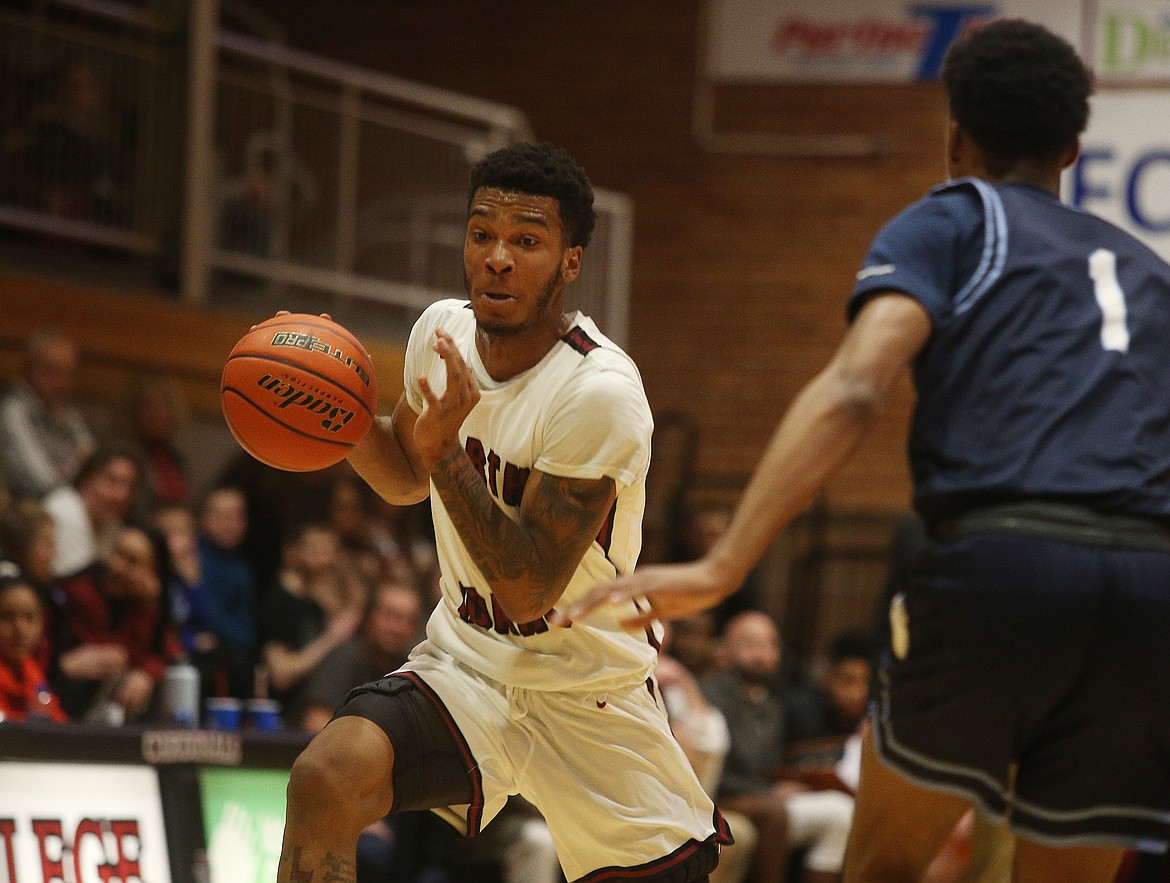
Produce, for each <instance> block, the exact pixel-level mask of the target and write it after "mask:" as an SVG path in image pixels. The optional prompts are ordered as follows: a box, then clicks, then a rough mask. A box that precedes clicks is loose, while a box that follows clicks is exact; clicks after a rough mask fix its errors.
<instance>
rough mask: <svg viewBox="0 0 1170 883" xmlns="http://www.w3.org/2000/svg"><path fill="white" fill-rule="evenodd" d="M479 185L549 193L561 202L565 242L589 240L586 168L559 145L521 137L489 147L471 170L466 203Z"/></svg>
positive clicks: (590, 196) (590, 223)
mask: <svg viewBox="0 0 1170 883" xmlns="http://www.w3.org/2000/svg"><path fill="white" fill-rule="evenodd" d="M481 187H494V188H497V189H499V190H510V191H513V192H516V193H528V194H532V195H534V196H551V197H552V198H553V199H555V200H556V201H557V203H558V204H559V205H560V212H561V224H562V225H563V227H564V230H565V237H566V239H567V241H568V244H569V245H570V246H577V245H580V246H586V245H588V244H589V239H590V237H591V236H592V235H593V226H594V224H596V222H597V214H596V212H594V210H593V187H592V186H591V185H590V183H589V178H588V176H587V175H586V174H585V170H584V169H583V168H581V166H579V165H577V163H576V161H574V159H573V158H572V157H571V156H569V154H568V153H567V152H566V151H564V150H563V149H561V148H560V147H557V146H555V145H553V144H549V143H547V142H542V143H533V142H527V141H524V142H520V143H517V144H510V145H509V146H507V147H502V148H500V149H499V150H494V151H492V152H491V153H489V154H488V155H487V156H485V157H484V158H483V159H482V160H480V161H479V162H478V163H477V164H476V166H475V168H473V169H472V170H471V187H470V189H469V190H468V193H467V204H468V206H469V207H470V205H471V202H472V200H473V199H475V194H476V191H478V190H479V189H480V188H481Z"/></svg>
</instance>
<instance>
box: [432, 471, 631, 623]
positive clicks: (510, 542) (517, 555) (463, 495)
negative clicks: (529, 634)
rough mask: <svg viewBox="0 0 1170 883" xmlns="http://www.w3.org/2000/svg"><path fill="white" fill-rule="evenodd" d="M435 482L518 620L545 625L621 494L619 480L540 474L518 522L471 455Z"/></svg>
mask: <svg viewBox="0 0 1170 883" xmlns="http://www.w3.org/2000/svg"><path fill="white" fill-rule="evenodd" d="M431 479H432V480H433V481H434V483H435V489H436V490H437V491H438V494H439V497H440V498H441V499H442V501H443V505H444V506H445V507H446V509H447V514H448V515H449V516H450V518H451V521H452V522H453V523H454V525H455V529H456V530H457V531H458V532H459V537H460V539H462V540H463V544H464V546H466V547H467V551H468V552H469V553H470V554H471V556H472V558H474V559H475V563H476V565H477V566H478V567H479V569H480V571H481V572H482V573H483V575H484V576H485V577H486V578H487V580H488V582H489V584H490V588H491V590H492V593H493V594H494V595H495V596H496V599H497V600H498V601H499V602H500V603H501V605H503V607H504V609H505V611H506V612H507V613H508V615H509V616H511V617H512V618H513V620H514V621H516V622H527V621H531V620H534V619H539V618H540V617H541V616H543V615H544V614H545V613H547V612H548V611H549V610H550V609H551V608H552V606H553V605H554V604H555V603H556V601H557V599H558V598H560V596H561V593H562V592H564V590H565V586H567V585H568V584H569V580H570V579H571V578H572V576H573V573H574V572H575V571H576V569H577V565H579V564H580V563H581V558H582V557H583V556H584V555H585V552H586V551H587V550H588V549H589V546H590V544H591V543H592V542H593V541H594V539H595V538H596V537H597V535H598V532H599V531H600V530H601V528H602V525H603V524H604V522H605V519H606V518H607V517H608V515H609V511H610V509H611V508H612V506H613V502H614V499H615V498H616V495H617V487H616V485H615V484H614V481H613V479H611V478H599V479H585V478H563V477H560V476H556V475H549V474H547V473H543V472H541V471H539V470H533V472H532V475H531V477H530V478H529V479H528V483H527V484H526V485H525V488H524V496H523V499H522V500H521V503H520V522H519V523H516V522H514V521H512V520H511V519H510V518H508V516H507V515H505V514H504V512H503V511H502V510H501V509H500V508H499V507H498V506H497V505H496V504H495V503H494V502H493V500H492V497H491V495H490V493H489V492H488V489H487V487H486V485H485V484H484V479H483V476H482V475H481V474H480V473H479V472H478V471H477V470H476V468H475V466H474V465H473V464H472V462H471V460H470V459H469V458H468V457H467V455H466V454H465V453H464V452H463V451H461V450H460V451H456V452H453V453H452V454H451V455H450V456H448V457H447V458H446V459H444V460H443V461H442V462H441V463H440V464H439V466H438V468H436V469H435V470H434V472H433V473H432V474H431Z"/></svg>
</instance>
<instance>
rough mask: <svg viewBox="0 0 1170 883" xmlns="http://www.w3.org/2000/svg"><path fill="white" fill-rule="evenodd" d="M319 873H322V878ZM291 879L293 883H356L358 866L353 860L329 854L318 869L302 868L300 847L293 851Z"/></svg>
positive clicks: (332, 853)
mask: <svg viewBox="0 0 1170 883" xmlns="http://www.w3.org/2000/svg"><path fill="white" fill-rule="evenodd" d="M317 871H320V872H321V876H320V877H318V876H317ZM289 879H290V880H291V881H292V883H354V881H356V880H357V865H356V864H355V863H354V861H353V859H351V858H348V857H346V856H343V855H338V854H337V853H334V852H327V853H325V857H324V858H322V859H321V864H320V865H319V866H318V867H317V868H302V867H301V847H299V846H298V847H296V848H295V849H294V850H293V859H292V869H291V871H290V875H289Z"/></svg>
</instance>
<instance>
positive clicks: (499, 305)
mask: <svg viewBox="0 0 1170 883" xmlns="http://www.w3.org/2000/svg"><path fill="white" fill-rule="evenodd" d="M593 224H594V211H593V193H592V189H591V187H590V185H589V181H588V178H587V177H586V176H585V173H584V171H583V170H582V169H581V168H580V167H579V166H578V165H577V164H576V163H575V162H574V161H573V160H572V159H571V158H570V157H569V156H568V155H567V154H566V153H565V152H564V151H562V150H560V149H558V148H554V147H552V146H551V145H547V144H520V145H515V146H512V147H507V148H504V149H502V150H499V151H496V152H494V153H492V154H490V155H489V156H487V157H486V158H485V159H484V160H483V161H482V162H481V163H479V165H477V166H476V168H475V169H474V170H473V172H472V179H471V187H470V197H469V206H468V223H467V236H466V239H465V243H464V271H465V274H466V284H467V290H468V295H469V298H470V300H469V301H462V300H447V301H440V302H438V303H436V304H433V305H432V306H431V307H430V308H428V309H427V310H426V312H425V313H424V314H423V315H422V317H421V318H420V319H419V321H418V322H417V323H416V324H415V327H414V329H413V331H412V333H411V337H410V342H409V344H408V348H407V355H406V367H405V392H404V393H403V395H402V397H401V399H400V400H399V402H398V404H397V406H396V407H395V409H394V413H393V416H392V417H389V418H380V419H379V421H378V422H377V423H376V425H375V427H374V429H373V430H372V431H371V432H370V434H369V436H368V437H367V438H366V440H365V441H363V442H362V444H361V445H359V446H358V448H357V449H355V451H354V452H353V453H352V454H351V456H350V462H351V463H352V465H353V466H354V468H355V469H356V470H357V471H358V472H359V473H360V474H361V475H362V477H363V478H365V479H366V481H368V482H369V483H370V485H371V486H372V487H373V488H374V489H375V490H377V491H378V493H380V494H381V495H382V496H383V497H384V498H386V499H387V500H388V501H390V502H392V503H397V504H403V505H405V504H411V503H416V502H418V501H420V500H422V499H424V498H426V497H427V496H428V494H429V495H430V496H431V508H432V511H433V513H434V522H435V537H436V541H437V544H438V552H439V560H440V563H441V570H442V600H441V601H440V603H439V604H438V606H437V607H436V609H435V611H434V613H433V614H432V615H431V618H430V620H429V622H428V625H427V639H426V640H425V641H424V642H423V643H422V644H420V645H419V646H418V647H417V648H416V649H415V650H414V652H413V653H412V654H411V657H410V659H409V661H408V662H407V663H406V665H405V666H403V668H402V669H400V670H399V671H397V672H394V673H392V674H390V675H388V676H387V677H385V678H383V679H382V680H379V681H376V682H373V683H371V684H367V685H365V686H364V687H361V688H358V689H357V690H355V691H354V692H353V693H352V694H351V695H350V698H349V699H348V700H347V702H346V704H345V705H343V706H342V708H341V709H340V710H339V711H338V713H337V715H336V716H335V717H334V719H333V720H332V721H331V722H330V723H329V724H328V726H326V727H325V729H324V730H322V732H321V733H320V734H319V735H318V736H317V737H316V738H315V739H314V740H313V742H312V743H311V744H310V745H309V746H308V748H306V750H305V751H304V752H303V753H302V755H301V756H300V758H299V759H298V760H297V762H296V764H295V765H294V766H293V770H292V778H291V781H290V784H289V789H288V811H287V817H286V824H285V832H284V846H283V851H282V855H281V860H280V868H279V880H280V881H281V883H324V881H327V880H328V881H352V880H354V879H355V870H354V868H355V864H354V862H355V859H354V855H355V843H356V840H357V836H358V833H359V832H360V831H361V830H362V829H363V828H364V827H365V826H366V825H368V824H370V823H371V822H373V821H375V820H377V819H379V818H381V817H382V816H384V815H385V814H386V813H387V812H388V811H403V810H416V809H432V810H434V811H435V812H437V813H438V814H439V815H441V816H442V817H444V818H445V819H446V820H447V821H449V822H450V823H451V824H453V825H455V826H456V827H457V828H458V829H460V830H461V831H463V832H464V833H465V834H467V835H468V836H475V834H476V833H478V831H479V830H480V829H481V828H482V827H483V826H484V825H486V824H487V823H488V822H489V821H490V820H491V819H492V817H493V816H494V815H495V814H496V813H497V812H499V810H500V809H501V807H502V806H503V805H504V802H505V801H506V799H507V798H508V796H509V795H511V794H521V795H523V796H524V797H525V798H527V799H528V800H529V802H531V803H532V804H534V805H535V806H536V807H537V808H538V809H540V810H541V812H542V813H543V815H544V817H545V819H546V821H547V822H548V825H549V829H550V831H551V833H552V836H553V840H554V843H555V845H556V849H557V853H558V856H559V858H560V861H561V865H562V868H563V870H564V872H565V876H566V878H567V879H568V880H571V881H572V880H623V879H637V880H641V881H655V880H659V881H667V880H669V881H672V883H691V881H705V880H707V875H708V873H709V871H710V870H711V869H712V868H713V867H714V866H715V864H716V862H717V856H718V844H720V843H725V842H728V840H729V837H728V833H727V830H726V826H725V825H724V824H723V822H722V819H720V817H719V816H718V814H717V813H716V812H715V809H714V807H713V805H712V803H711V801H710V800H709V799H708V798H707V797H706V795H705V794H704V793H703V790H702V788H701V787H700V785H699V782H698V781H697V780H696V778H695V776H694V773H693V772H692V771H691V769H690V765H689V764H688V762H687V760H686V757H685V756H684V755H683V753H682V751H681V749H680V748H679V746H678V744H677V742H675V740H674V738H673V737H672V736H671V734H670V729H669V727H668V725H667V720H666V712H665V709H664V708H663V705H662V701H661V697H660V695H659V694H658V691H657V689H656V686H655V684H654V681H653V679H652V677H651V672H652V669H653V667H654V663H655V659H656V656H657V650H658V641H659V638H660V636H661V633H660V628H661V627H660V626H659V625H657V624H655V625H653V626H652V627H650V628H647V629H646V630H644V631H643V632H640V633H638V634H631V633H629V632H628V631H626V630H624V629H623V628H622V627H621V625H620V620H621V619H623V618H626V617H628V616H630V615H633V614H635V613H636V612H637V610H638V609H639V605H638V604H637V603H636V602H631V603H630V606H629V607H628V608H626V609H624V610H615V609H612V608H611V609H608V610H606V611H604V612H602V613H600V614H598V615H596V616H593V617H588V618H585V619H583V620H581V621H579V622H575V623H573V624H572V625H571V626H570V627H568V628H564V627H559V628H550V627H549V625H548V623H547V621H546V616H547V615H548V614H549V613H550V612H551V611H552V610H553V608H554V605H557V604H567V603H572V602H574V601H575V600H578V599H580V598H582V597H584V596H585V595H587V594H588V592H589V591H590V589H591V588H592V587H594V586H597V585H599V584H602V583H605V582H606V581H608V580H611V579H613V578H614V577H615V576H617V575H620V574H623V573H627V572H629V571H630V570H631V569H632V568H633V566H634V563H635V561H636V560H637V557H638V552H639V549H640V547H641V520H642V510H643V507H644V502H645V500H644V497H645V479H646V470H647V467H648V465H649V458H650V434H651V430H652V425H653V424H652V420H651V416H650V409H649V406H648V404H647V402H646V397H645V393H644V391H643V389H642V383H641V379H640V377H639V375H638V371H637V368H636V367H635V366H634V364H633V362H632V361H631V360H630V358H629V357H628V356H627V355H626V354H625V353H624V352H622V350H621V349H619V348H618V347H617V346H615V345H614V344H613V343H612V342H611V341H609V340H608V339H607V338H606V337H605V336H604V335H603V334H601V332H600V331H598V329H597V326H596V325H594V323H593V322H592V321H591V320H590V319H588V318H587V317H585V316H582V315H580V314H579V313H569V314H566V313H565V312H564V309H563V293H564V286H565V284H566V283H568V282H571V281H572V280H573V279H575V278H576V277H577V275H578V273H579V272H580V269H581V256H582V251H583V249H584V247H585V245H586V244H587V243H588V241H589V237H590V234H591V233H592V229H593Z"/></svg>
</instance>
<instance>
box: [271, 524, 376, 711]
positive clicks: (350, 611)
mask: <svg viewBox="0 0 1170 883" xmlns="http://www.w3.org/2000/svg"><path fill="white" fill-rule="evenodd" d="M339 547H340V541H339V540H338V538H337V533H336V531H334V530H333V529H332V528H331V527H329V526H328V525H326V524H321V523H310V524H306V525H304V526H303V527H301V528H300V530H298V531H297V533H296V534H295V535H294V537H293V538H292V540H291V541H289V542H287V543H285V545H284V548H283V559H284V564H283V566H282V568H281V572H280V578H279V580H278V582H277V584H276V585H275V586H273V587H272V588H270V589H269V590H268V592H267V593H266V594H265V596H264V598H263V600H262V602H261V607H260V635H261V638H260V640H261V657H262V659H263V662H264V664H265V666H266V667H267V670H268V676H269V678H270V681H271V687H272V696H273V698H274V699H277V700H279V701H280V702H281V703H282V705H283V707H284V714H285V719H286V720H290V721H298V720H300V719H301V714H302V707H301V701H300V698H301V687H303V685H304V681H305V678H307V677H308V676H309V674H310V673H311V672H312V671H313V669H315V668H316V667H317V665H318V664H319V663H320V662H321V660H322V659H324V658H325V655H326V654H327V653H328V652H329V651H330V650H332V649H333V648H334V647H336V646H337V645H338V644H340V643H341V642H342V641H344V640H345V639H346V638H348V637H349V636H350V635H352V634H353V633H354V631H355V629H356V628H357V625H358V623H359V622H360V620H361V615H362V609H363V606H364V603H365V597H364V592H363V591H362V587H361V585H360V583H359V582H358V579H357V576H356V574H354V573H352V572H347V571H345V570H344V569H343V568H342V566H341V565H340V561H339V555H338V550H339Z"/></svg>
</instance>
